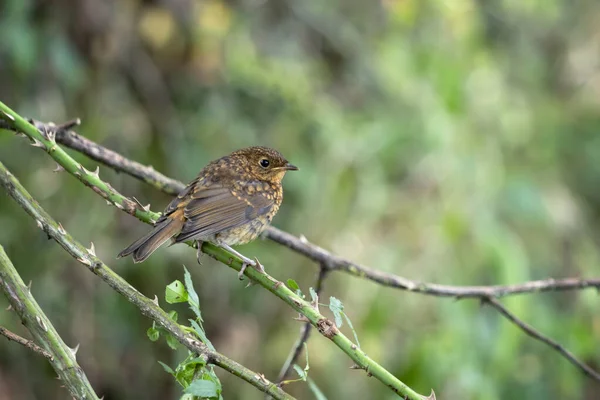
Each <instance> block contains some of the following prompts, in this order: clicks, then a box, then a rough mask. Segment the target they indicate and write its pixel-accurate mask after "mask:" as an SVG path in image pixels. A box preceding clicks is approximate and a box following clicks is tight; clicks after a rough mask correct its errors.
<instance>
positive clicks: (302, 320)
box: [294, 315, 310, 322]
mask: <svg viewBox="0 0 600 400" xmlns="http://www.w3.org/2000/svg"><path fill="white" fill-rule="evenodd" d="M294 320H296V321H300V322H310V321H309V320H308V318H306V317H305V316H304V315H300V316H299V317H296V318H294Z"/></svg>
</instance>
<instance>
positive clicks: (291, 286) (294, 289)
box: [287, 279, 300, 292]
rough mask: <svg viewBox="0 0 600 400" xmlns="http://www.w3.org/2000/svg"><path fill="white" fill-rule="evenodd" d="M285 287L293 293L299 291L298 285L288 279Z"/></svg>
mask: <svg viewBox="0 0 600 400" xmlns="http://www.w3.org/2000/svg"><path fill="white" fill-rule="evenodd" d="M287 285H288V287H289V288H290V289H292V290H293V291H294V292H296V291H298V290H300V286H298V284H297V283H296V281H295V280H293V279H288V280H287Z"/></svg>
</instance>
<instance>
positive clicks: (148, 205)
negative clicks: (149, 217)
mask: <svg viewBox="0 0 600 400" xmlns="http://www.w3.org/2000/svg"><path fill="white" fill-rule="evenodd" d="M142 210H144V211H146V212H150V203H148V204H146V205H145V206H144V207H142Z"/></svg>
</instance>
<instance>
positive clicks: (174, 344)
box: [167, 334, 179, 350]
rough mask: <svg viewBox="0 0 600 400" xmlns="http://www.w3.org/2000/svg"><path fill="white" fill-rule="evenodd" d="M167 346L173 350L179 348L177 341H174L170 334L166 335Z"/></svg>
mask: <svg viewBox="0 0 600 400" xmlns="http://www.w3.org/2000/svg"><path fill="white" fill-rule="evenodd" d="M167 344H168V345H169V347H170V348H172V349H173V350H177V348H178V347H179V342H178V341H177V339H175V336H173V335H171V334H167Z"/></svg>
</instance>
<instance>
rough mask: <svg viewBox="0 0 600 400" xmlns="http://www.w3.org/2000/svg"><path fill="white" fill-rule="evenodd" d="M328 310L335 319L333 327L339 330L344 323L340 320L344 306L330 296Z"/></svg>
mask: <svg viewBox="0 0 600 400" xmlns="http://www.w3.org/2000/svg"><path fill="white" fill-rule="evenodd" d="M329 309H330V310H331V312H332V313H333V316H334V318H335V325H336V326H337V327H338V328H341V327H342V323H343V322H344V320H343V319H342V315H341V314H342V313H343V312H344V305H343V304H342V302H341V301H339V300H338V299H336V298H335V297H333V296H331V297H330V298H329Z"/></svg>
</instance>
